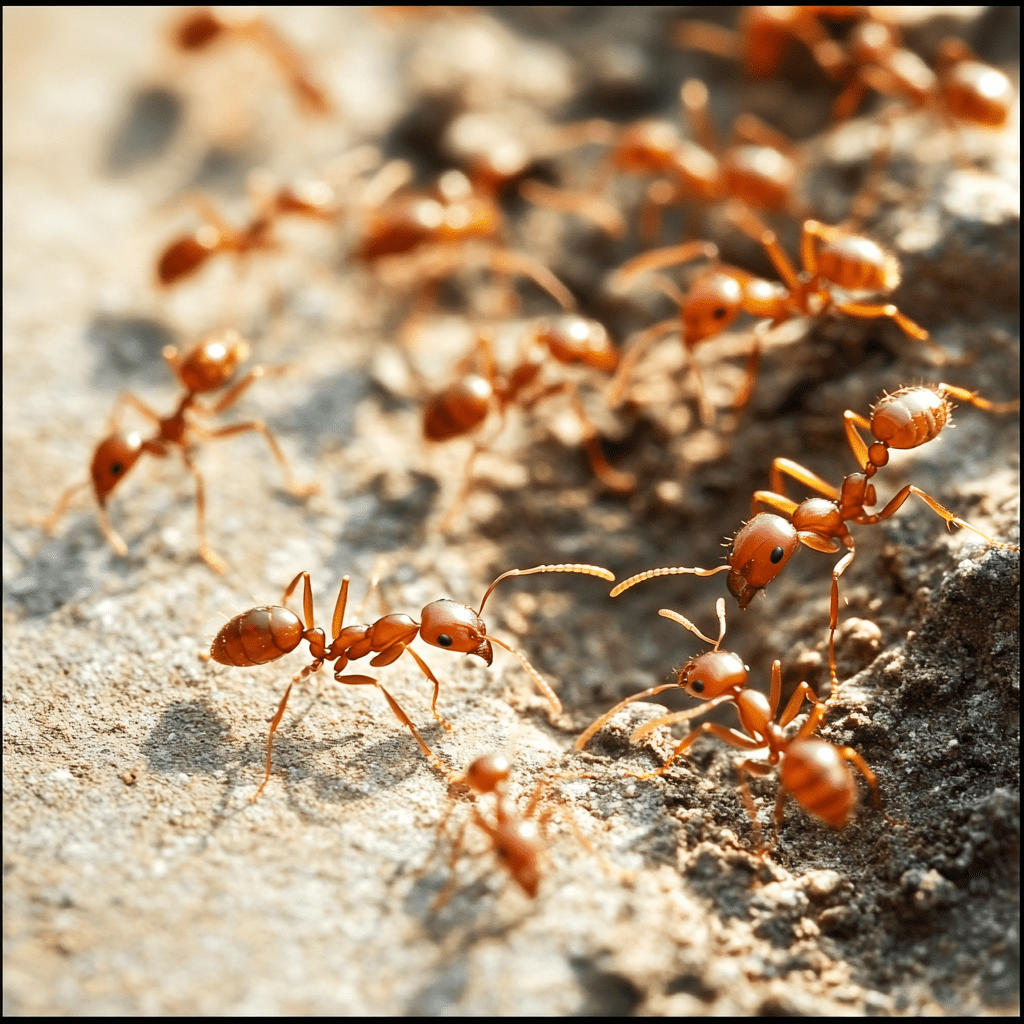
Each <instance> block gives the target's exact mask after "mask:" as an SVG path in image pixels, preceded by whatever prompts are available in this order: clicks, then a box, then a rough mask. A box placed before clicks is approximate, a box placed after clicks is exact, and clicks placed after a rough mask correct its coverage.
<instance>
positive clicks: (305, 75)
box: [172, 7, 333, 115]
mask: <svg viewBox="0 0 1024 1024" xmlns="http://www.w3.org/2000/svg"><path fill="white" fill-rule="evenodd" d="M172 39H173V42H174V45H175V46H176V47H177V48H178V49H179V50H182V51H183V52H185V53H197V52H200V51H206V50H207V49H209V48H210V47H212V46H214V45H215V44H217V43H220V42H224V41H226V40H237V41H239V42H245V43H250V44H252V46H254V47H255V48H256V49H257V50H261V51H262V52H263V53H264V54H266V56H267V57H268V58H269V59H270V61H271V62H272V63H273V64H274V65H275V66H276V67H277V69H278V70H279V71H280V72H281V74H282V75H283V77H284V78H285V80H286V81H287V82H288V87H289V88H290V89H291V91H292V93H293V94H294V96H295V98H296V99H297V100H298V102H299V105H300V106H301V107H302V108H303V109H304V110H305V111H306V112H307V113H311V114H318V115H327V114H330V113H331V112H332V111H333V105H332V104H331V101H330V99H328V97H327V94H326V93H325V92H324V90H323V89H322V88H321V87H320V86H319V85H317V84H316V82H315V81H314V80H313V77H312V76H311V75H310V73H309V71H308V69H307V68H306V65H305V62H304V61H303V60H302V58H301V57H300V56H299V54H298V53H297V52H296V50H295V49H294V47H292V46H291V45H290V44H289V43H287V42H286V41H285V40H284V38H283V37H282V36H281V35H280V33H279V32H278V31H277V30H276V29H274V28H273V27H272V26H271V25H270V24H269V23H268V22H266V21H264V20H263V18H249V19H247V20H241V19H239V20H227V19H225V18H221V17H218V16H217V15H216V14H215V13H214V12H213V11H212V10H211V9H210V8H208V7H201V8H198V9H197V10H194V11H191V12H189V13H188V14H187V15H186V16H185V17H184V18H182V20H181V21H179V22H178V24H177V25H176V26H175V27H174V30H173V32H172Z"/></svg>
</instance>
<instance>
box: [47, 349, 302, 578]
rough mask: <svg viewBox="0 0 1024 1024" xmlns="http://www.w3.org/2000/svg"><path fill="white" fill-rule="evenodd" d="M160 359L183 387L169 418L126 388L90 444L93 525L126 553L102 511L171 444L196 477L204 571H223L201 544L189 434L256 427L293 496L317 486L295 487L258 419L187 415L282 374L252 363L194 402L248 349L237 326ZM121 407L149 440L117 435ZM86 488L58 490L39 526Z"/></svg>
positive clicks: (209, 411)
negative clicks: (214, 422) (225, 422)
mask: <svg viewBox="0 0 1024 1024" xmlns="http://www.w3.org/2000/svg"><path fill="white" fill-rule="evenodd" d="M163 356H164V359H166V360H167V362H168V364H169V365H170V367H171V369H172V370H173V371H174V375H175V376H176V377H177V378H178V381H179V382H180V383H181V385H182V387H184V389H185V394H184V396H183V397H182V398H181V400H180V401H179V402H178V405H177V407H176V408H175V410H174V412H173V413H171V415H170V416H163V417H162V416H159V415H158V414H157V413H156V412H154V411H153V410H152V409H151V408H150V407H149V406H148V405H147V404H146V403H145V402H143V401H142V400H141V399H140V398H137V397H136V396H135V395H133V394H131V393H130V392H125V393H124V394H122V395H121V396H120V397H119V399H118V402H117V405H116V406H115V409H114V413H113V414H112V415H111V418H110V424H109V426H110V429H111V431H112V432H111V433H110V434H109V435H108V436H107V437H105V438H104V439H103V440H102V441H100V443H99V444H98V445H97V446H96V450H95V452H94V453H93V457H92V465H91V476H92V487H93V492H94V493H95V495H96V503H97V505H98V506H99V519H100V527H101V528H102V530H103V535H104V536H105V537H106V538H107V540H108V541H109V543H110V546H111V547H112V548H113V549H114V550H115V551H116V552H117V553H118V554H119V555H121V556H122V557H123V556H125V555H127V553H128V546H127V545H126V544H125V542H124V540H123V539H122V538H121V537H120V536H119V535H118V534H117V532H116V531H115V530H114V529H113V527H112V526H111V525H110V520H109V518H108V516H107V499H108V498H109V497H110V494H111V493H112V492H113V490H114V488H115V487H117V485H118V484H119V483H120V482H121V481H122V480H123V479H124V478H125V477H126V476H127V475H128V473H129V472H130V470H131V469H132V467H133V466H134V465H135V463H136V462H137V461H138V459H139V458H140V457H141V456H143V455H154V456H157V457H159V458H166V457H167V456H168V455H169V454H170V453H171V451H172V449H175V448H176V449H177V450H178V451H179V452H180V453H181V457H182V459H183V460H184V462H185V465H186V466H187V467H188V470H189V472H191V474H192V476H193V477H194V478H195V482H196V531H197V533H198V534H199V554H200V555H201V556H202V558H203V560H204V561H205V562H206V564H207V565H209V566H210V568H211V569H213V570H214V571H215V572H223V571H224V569H225V568H226V566H225V564H224V562H223V561H222V560H221V559H220V558H219V557H218V556H217V554H216V553H215V552H214V551H213V549H212V548H211V547H210V545H209V544H208V543H207V541H206V502H205V489H204V485H203V478H202V474H201V473H200V472H199V467H198V466H197V465H196V464H195V462H194V461H193V459H192V452H193V449H194V446H195V439H196V438H202V439H204V440H212V439H215V438H223V437H232V436H234V435H235V434H243V433H247V432H250V431H256V432H258V433H260V434H262V435H263V436H264V437H265V438H266V440H267V444H268V445H269V446H270V451H271V454H272V455H273V456H274V458H275V459H276V460H277V462H278V464H279V465H280V466H281V469H282V470H283V472H284V475H285V481H286V486H287V488H288V490H289V491H290V492H291V493H292V494H294V495H296V496H297V497H308V496H309V495H311V494H314V493H316V492H317V491H318V490H319V487H318V486H316V485H307V484H299V483H297V482H296V481H295V480H294V479H293V478H292V474H291V470H290V468H289V466H288V462H287V460H286V459H285V457H284V453H283V452H282V451H281V448H280V447H279V445H278V443H277V441H276V439H275V438H274V435H273V434H271V432H270V431H269V430H268V429H267V427H266V425H265V424H264V423H263V422H262V421H259V420H253V421H250V422H247V423H234V424H231V425H230V426H227V427H220V428H218V429H216V430H208V429H206V428H205V427H202V426H200V425H199V424H198V423H196V422H195V421H194V420H193V419H192V418H191V414H192V413H200V414H202V415H205V416H215V415H217V414H218V413H221V412H223V411H224V410H225V409H227V408H228V407H229V406H231V405H233V404H234V403H235V402H237V401H238V399H239V398H240V397H241V396H242V394H243V393H244V392H245V391H246V390H248V388H249V387H250V386H251V385H252V384H253V383H255V382H256V381H257V380H259V379H260V378H261V377H266V376H269V375H273V374H279V373H281V372H282V369H275V370H266V369H264V368H263V367H261V366H257V367H254V368H253V369H252V370H250V371H249V372H248V373H247V374H246V375H245V376H244V377H242V378H241V379H240V380H239V381H237V382H236V383H235V384H233V385H232V386H231V387H230V388H229V389H228V390H227V392H225V394H224V395H222V396H221V398H220V400H219V401H217V402H216V403H215V404H214V405H213V406H209V407H207V406H202V405H199V404H198V403H197V401H196V399H197V397H198V396H199V395H205V394H209V393H210V392H212V391H216V390H218V389H219V388H222V387H224V386H225V385H226V384H227V383H228V382H229V381H230V380H231V378H232V377H233V376H234V373H235V370H236V369H237V367H238V365H239V364H240V363H242V362H244V361H245V360H246V359H247V358H248V356H249V346H248V344H247V343H246V342H245V341H244V340H243V339H242V336H241V335H240V334H239V333H238V332H237V331H235V330H233V329H227V330H223V331H217V332H215V333H213V334H211V335H210V336H209V337H207V338H206V339H205V340H203V341H201V342H200V343H199V344H198V345H196V346H195V347H194V348H193V349H191V350H190V351H189V352H187V353H186V354H185V355H184V356H181V355H179V353H178V350H177V349H176V348H175V347H174V346H173V345H168V346H166V347H165V348H164V350H163ZM125 405H128V406H131V407H132V408H133V409H135V411H136V412H138V413H140V414H141V415H142V416H144V417H145V418H146V419H147V420H149V421H151V422H152V423H155V424H156V427H157V430H156V433H155V434H154V435H153V436H152V437H148V438H143V437H142V436H141V435H140V434H139V433H137V432H133V433H131V434H127V435H124V434H121V433H120V432H118V431H117V430H116V427H117V422H118V420H119V418H120V412H121V409H122V407H123V406H125ZM86 486H88V482H83V483H78V484H74V485H73V486H71V487H69V488H68V489H67V490H66V491H65V492H64V494H63V495H61V498H60V500H59V501H58V503H57V507H56V509H55V510H54V512H53V514H52V515H51V516H50V517H49V518H48V519H47V520H46V522H45V524H44V525H45V528H46V529H47V530H52V529H53V528H54V527H55V526H56V524H57V522H58V521H59V520H60V519H61V517H62V516H63V515H64V513H65V511H66V510H67V508H68V506H69V504H70V502H71V498H72V497H73V495H74V494H75V493H76V492H77V491H79V490H81V489H82V488H83V487H86Z"/></svg>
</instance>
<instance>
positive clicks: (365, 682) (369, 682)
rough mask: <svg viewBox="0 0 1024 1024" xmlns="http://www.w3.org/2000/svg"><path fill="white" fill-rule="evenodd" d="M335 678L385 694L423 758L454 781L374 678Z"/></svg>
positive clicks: (338, 680)
mask: <svg viewBox="0 0 1024 1024" xmlns="http://www.w3.org/2000/svg"><path fill="white" fill-rule="evenodd" d="M407 649H408V648H407ZM410 653H412V652H410ZM334 678H335V681H336V682H339V683H343V684H344V685H346V686H376V687H377V689H378V690H380V692H381V693H383V694H384V699H385V700H386V701H387V702H388V706H389V707H390V708H391V710H392V711H393V712H394V715H395V717H396V718H397V719H398V720H399V721H400V722H401V723H402V725H404V726H406V728H408V730H409V731H410V732H411V733H412V735H413V739H415V740H416V742H417V743H418V744H419V746H420V750H422V751H423V756H424V757H425V758H426V759H427V760H428V761H429V762H430V763H431V764H432V765H433V766H434V768H436V769H437V770H438V771H439V772H440V773H441V774H442V775H444V777H445V778H446V779H448V781H449V782H451V781H453V779H454V776H453V775H452V773H451V772H450V771H449V770H448V766H447V765H446V764H445V763H444V761H442V760H441V758H439V757H438V756H437V754H435V753H434V752H433V751H432V750H431V749H430V747H428V746H427V744H426V741H425V740H424V739H423V737H422V736H421V735H420V733H419V730H418V729H417V728H416V726H415V725H413V724H412V719H411V718H410V717H409V716H408V715H407V714H406V713H405V712H404V711H403V710H402V706H401V705H400V704H399V703H398V701H397V700H395V698H394V697H392V696H391V694H390V693H388V691H387V690H385V689H384V687H383V686H381V685H380V683H378V682H377V680H376V679H374V678H373V677H372V676H342V675H338V674H337V673H335V676H334ZM442 721H443V719H442Z"/></svg>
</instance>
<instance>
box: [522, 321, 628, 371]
mask: <svg viewBox="0 0 1024 1024" xmlns="http://www.w3.org/2000/svg"><path fill="white" fill-rule="evenodd" d="M537 340H538V341H540V342H542V343H543V344H545V345H546V346H547V347H548V349H549V350H550V351H551V354H552V355H553V356H554V357H555V358H556V359H557V360H558V361H559V362H560V363H566V364H567V365H571V364H573V363H586V364H587V366H593V367H594V368H595V369H598V370H608V371H611V370H614V369H616V368H617V367H618V365H619V352H618V349H616V348H615V346H614V345H613V344H612V340H611V338H609V337H608V332H607V331H606V330H605V328H604V325H603V324H600V323H598V321H597V320H587V319H586V318H585V317H582V316H576V315H575V314H573V313H567V314H566V315H565V316H560V317H557V318H556V319H554V320H547V321H544V322H543V323H541V324H540V325H539V326H538V328H537Z"/></svg>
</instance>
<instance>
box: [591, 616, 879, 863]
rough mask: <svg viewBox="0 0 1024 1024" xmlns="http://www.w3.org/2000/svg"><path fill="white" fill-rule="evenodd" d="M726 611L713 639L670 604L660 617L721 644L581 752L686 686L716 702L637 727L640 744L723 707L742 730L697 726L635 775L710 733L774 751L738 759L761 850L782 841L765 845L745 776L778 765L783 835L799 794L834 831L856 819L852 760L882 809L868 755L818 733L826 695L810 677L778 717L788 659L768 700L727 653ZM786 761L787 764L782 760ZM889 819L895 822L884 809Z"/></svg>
mask: <svg viewBox="0 0 1024 1024" xmlns="http://www.w3.org/2000/svg"><path fill="white" fill-rule="evenodd" d="M716 612H717V614H718V623H719V629H718V639H717V640H716V641H712V640H711V639H710V637H706V636H705V635H704V634H703V633H702V632H701V631H700V630H699V629H698V628H697V627H696V626H695V625H694V624H693V623H692V622H690V621H689V619H686V618H684V617H683V616H682V615H679V614H678V613H677V612H674V611H672V610H671V609H669V608H662V609H661V610H660V611H659V612H658V614H659V615H661V616H663V617H664V618H666V619H671V620H672V621H673V622H678V623H679V624H680V625H681V626H683V627H685V628H686V629H688V630H689V631H690V632H691V633H693V634H694V635H695V636H697V637H699V638H700V639H701V640H703V641H705V643H709V644H711V643H713V644H714V646H713V648H712V649H711V650H710V651H708V652H706V653H704V654H699V655H697V656H696V657H694V658H691V659H690V660H689V661H688V662H687V663H686V664H685V665H683V667H682V668H681V669H679V670H678V671H677V673H676V681H675V682H674V683H666V684H664V685H663V686H655V687H652V688H651V689H649V690H644V691H643V692H642V693H637V694H634V695H633V696H632V697H627V698H626V700H624V701H622V702H621V703H619V704H617V705H616V706H615V707H613V708H612V709H611V711H609V712H607V713H606V714H604V715H602V716H601V717H600V718H599V719H598V720H597V721H596V722H594V723H593V724H592V725H591V726H590V727H589V728H588V729H587V730H586V732H584V733H583V735H582V736H580V738H579V739H578V740H577V741H576V744H575V748H576V750H582V749H583V747H584V746H586V744H587V743H588V742H589V740H590V739H591V737H592V736H593V735H594V734H595V733H596V732H597V731H598V730H599V729H600V728H601V727H602V726H603V725H604V724H605V723H606V722H607V721H608V720H609V719H610V718H611V717H612V716H613V715H615V714H616V713H617V712H618V711H620V710H621V709H622V708H624V707H625V706H626V705H627V704H631V703H633V702H634V701H638V700H643V699H644V698H646V697H649V696H652V695H654V694H656V693H661V692H662V691H663V690H668V689H672V688H674V687H680V688H682V689H683V690H685V691H686V692H687V693H688V694H690V696H692V697H698V698H700V699H701V700H705V701H707V702H708V703H707V704H705V705H704V706H702V707H697V708H690V709H688V710H686V711H675V712H672V713H670V714H667V715H662V716H660V717H658V718H655V719H653V720H652V721H650V722H646V723H645V724H643V725H642V726H640V727H639V728H638V729H636V730H634V732H633V734H632V735H631V736H630V740H631V741H633V742H636V741H638V740H640V739H642V738H643V737H645V736H648V735H649V734H650V733H652V732H653V731H654V730H655V729H660V728H661V727H662V726H665V725H673V724H675V723H676V722H684V721H689V720H690V719H692V718H696V717H697V716H698V715H703V714H706V713H707V712H708V711H710V710H711V709H712V708H714V707H717V706H718V705H720V704H733V705H735V707H736V711H737V713H738V715H739V719H740V729H731V728H728V727H726V726H724V725H718V724H716V723H713V722H704V723H702V724H701V725H700V726H698V727H697V728H696V729H692V730H690V732H689V733H688V734H687V736H686V737H685V738H684V739H683V740H682V742H680V743H679V744H678V746H677V747H676V749H675V750H674V751H673V752H672V754H671V756H670V757H669V758H668V760H667V761H666V762H665V763H664V764H663V765H662V766H661V767H660V768H657V769H655V770H654V771H652V772H645V773H642V774H635V773H632V772H631V773H629V774H630V775H631V776H632V777H633V778H637V779H652V778H655V777H656V776H658V775H664V774H665V773H666V772H667V771H668V770H669V768H670V767H671V765H672V762H673V761H675V760H676V759H677V758H678V757H679V756H680V755H681V754H683V753H684V752H685V751H686V750H688V749H689V748H690V747H691V746H692V745H693V744H694V743H695V742H696V741H697V740H698V739H700V737H701V736H706V735H708V734H710V735H712V736H717V737H718V739H720V740H722V741H724V742H725V743H728V744H729V745H730V746H732V747H737V748H738V749H740V750H749V751H754V750H761V749H763V748H767V750H768V760H767V763H765V762H763V761H754V760H751V759H749V758H748V759H745V760H739V761H736V762H735V768H736V772H737V776H738V779H739V788H740V793H741V796H742V797H743V802H744V805H745V806H746V809H747V813H748V814H749V816H750V820H751V821H752V822H753V824H754V827H755V830H756V831H757V833H758V847H759V852H762V853H763V852H766V851H767V850H769V849H771V847H772V846H773V845H774V840H773V841H772V843H770V844H768V845H767V846H761V843H760V825H759V823H758V820H757V812H756V810H755V808H754V803H753V799H752V798H751V796H750V790H749V788H748V787H747V785H746V781H745V779H744V778H743V774H742V773H746V774H748V775H757V776H764V775H768V774H769V773H770V771H771V769H772V768H773V767H776V766H778V767H779V781H780V787H779V795H778V798H777V800H776V803H775V815H774V820H775V833H776V837H777V835H778V829H779V826H780V824H781V822H782V816H783V813H784V810H785V801H786V797H787V796H792V797H793V798H794V799H795V800H796V801H797V803H799V804H800V806H801V807H803V808H804V809H805V810H806V811H808V812H810V813H811V814H813V815H815V816H816V817H818V818H821V819H822V820H823V821H824V822H826V823H827V824H828V825H831V826H832V827H833V828H842V826H843V825H845V824H846V823H847V821H849V819H850V815H851V814H852V812H853V808H854V805H855V804H856V800H857V787H856V784H855V782H854V779H853V775H852V773H851V772H850V769H849V767H848V766H847V762H849V763H851V764H853V765H854V767H855V768H856V769H857V770H858V771H859V772H860V773H861V774H862V775H863V776H864V778H865V779H866V780H867V782H868V784H869V785H870V786H871V790H872V797H873V800H874V803H875V806H876V808H877V809H878V810H879V811H881V801H880V798H879V795H878V782H877V780H876V779H875V775H874V773H873V772H872V771H871V769H870V768H869V767H868V766H867V764H866V762H865V761H864V759H863V758H862V757H861V756H860V754H858V753H857V751H855V750H854V749H853V748H852V747H836V746H833V745H832V744H831V743H827V742H826V741H825V740H821V739H817V738H814V733H815V732H817V730H818V728H819V727H820V726H821V724H822V722H823V720H824V717H825V704H824V703H823V702H821V701H819V700H818V698H817V697H816V696H815V695H814V691H813V690H812V689H811V687H810V685H809V684H808V683H807V682H802V683H800V685H799V686H798V687H797V689H796V690H795V691H794V693H793V695H792V697H790V699H789V701H788V702H787V703H786V706H785V708H784V709H783V711H782V714H781V715H780V717H779V719H778V721H776V720H775V716H776V714H778V711H779V704H780V702H781V698H782V662H780V661H779V660H778V659H776V660H775V661H774V662H773V663H772V673H771V691H770V694H769V696H768V697H765V695H764V694H763V693H760V692H759V691H757V690H753V689H750V688H748V686H747V681H748V678H747V671H748V670H747V668H746V666H745V665H744V664H743V661H742V659H741V658H740V657H739V656H738V655H736V654H732V653H730V652H728V651H722V650H720V649H719V648H720V647H721V644H722V640H723V639H724V638H725V602H724V601H723V600H722V599H721V598H719V599H718V601H717V603H716ZM805 698H806V699H807V700H809V701H811V703H812V704H814V707H813V708H812V709H811V713H810V715H809V716H808V719H807V721H806V722H805V723H804V724H803V726H801V728H800V730H799V731H798V732H797V734H796V735H795V736H793V737H792V738H791V739H787V738H786V737H785V736H784V735H783V732H782V730H783V729H784V728H785V727H786V726H787V725H789V723H790V722H792V721H793V719H794V718H796V716H797V714H798V712H799V711H800V708H801V706H802V704H803V702H804V699H805ZM780 762H781V764H780ZM883 817H885V818H886V820H887V821H890V822H891V821H892V819H891V818H889V817H888V815H885V814H884V812H883Z"/></svg>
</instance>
